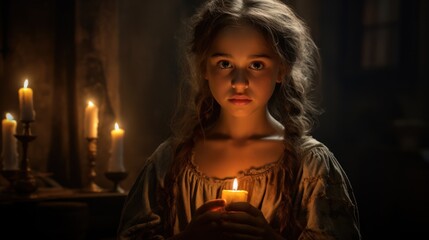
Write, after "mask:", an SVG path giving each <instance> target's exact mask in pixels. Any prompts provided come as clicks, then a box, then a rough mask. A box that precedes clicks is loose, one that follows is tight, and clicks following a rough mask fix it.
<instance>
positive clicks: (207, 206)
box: [176, 199, 225, 240]
mask: <svg viewBox="0 0 429 240" xmlns="http://www.w3.org/2000/svg"><path fill="white" fill-rule="evenodd" d="M224 207H225V200H223V199H215V200H211V201H207V202H206V203H204V204H203V205H201V207H199V208H198V209H197V211H196V212H195V215H194V216H193V217H192V220H191V222H190V223H189V224H188V226H187V227H186V229H185V230H184V231H183V232H182V233H181V234H180V236H177V238H176V239H190V240H193V239H198V240H200V239H204V240H209V239H220V238H219V234H220V233H219V223H220V220H221V214H222V212H221V210H222V209H223V208H224Z"/></svg>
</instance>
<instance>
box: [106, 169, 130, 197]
mask: <svg viewBox="0 0 429 240" xmlns="http://www.w3.org/2000/svg"><path fill="white" fill-rule="evenodd" d="M104 175H105V176H106V178H107V179H109V180H110V181H112V182H113V188H112V189H111V190H110V192H117V193H125V190H124V189H123V188H121V186H120V185H119V183H120V182H121V181H122V180H124V179H125V178H127V176H128V173H127V172H105V173H104Z"/></svg>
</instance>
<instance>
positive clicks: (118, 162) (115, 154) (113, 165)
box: [107, 123, 125, 172]
mask: <svg viewBox="0 0 429 240" xmlns="http://www.w3.org/2000/svg"><path fill="white" fill-rule="evenodd" d="M124 133H125V131H124V130H123V129H120V128H119V125H118V123H115V129H113V130H112V131H111V132H110V135H111V137H112V138H111V140H112V147H111V152H110V153H111V155H110V159H109V164H108V167H107V171H108V172H125V167H124V159H123V154H124Z"/></svg>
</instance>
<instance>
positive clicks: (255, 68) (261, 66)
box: [250, 62, 264, 70]
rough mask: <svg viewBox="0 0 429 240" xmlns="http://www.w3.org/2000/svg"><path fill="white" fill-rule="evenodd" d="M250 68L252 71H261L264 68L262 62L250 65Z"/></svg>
mask: <svg viewBox="0 0 429 240" xmlns="http://www.w3.org/2000/svg"><path fill="white" fill-rule="evenodd" d="M250 68H251V69H254V70H261V69H263V68H264V64H263V63H262V62H253V63H251V64H250Z"/></svg>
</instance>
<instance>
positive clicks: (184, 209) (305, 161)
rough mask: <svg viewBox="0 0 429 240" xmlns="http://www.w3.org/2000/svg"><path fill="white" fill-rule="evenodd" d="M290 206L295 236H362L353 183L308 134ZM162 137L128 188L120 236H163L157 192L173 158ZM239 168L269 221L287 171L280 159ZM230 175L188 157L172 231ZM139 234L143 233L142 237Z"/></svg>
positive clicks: (228, 185) (242, 183)
mask: <svg viewBox="0 0 429 240" xmlns="http://www.w3.org/2000/svg"><path fill="white" fill-rule="evenodd" d="M301 152H302V154H300V156H301V159H300V163H299V168H298V169H299V171H298V176H297V179H296V184H298V185H297V188H296V189H297V191H296V193H294V196H293V207H294V212H295V213H296V214H297V216H298V221H299V223H300V225H301V226H303V231H302V232H301V234H300V236H299V239H348V240H350V239H361V236H360V226H359V215H358V208H357V204H356V200H355V196H354V193H353V190H352V187H351V184H350V182H349V180H348V178H347V175H346V173H345V172H344V170H343V169H342V167H341V165H340V164H339V162H338V161H337V159H336V158H335V156H334V155H333V154H332V152H330V151H329V149H328V148H327V147H326V146H325V145H323V144H322V143H320V142H318V141H316V140H315V139H314V138H311V137H307V138H306V140H305V141H304V144H303V145H302V151H301ZM172 153H173V152H172V146H171V141H169V140H166V141H165V142H163V143H162V144H160V145H159V147H158V148H157V149H156V150H155V151H154V153H153V154H152V155H151V156H150V157H149V158H148V160H147V162H146V164H145V166H144V167H143V169H142V171H141V172H140V174H139V176H138V178H137V180H136V182H135V183H134V185H133V187H132V188H131V190H130V192H129V194H128V196H127V199H126V202H125V205H124V208H123V212H122V217H121V220H120V224H119V228H118V238H119V239H121V240H131V239H164V234H165V233H164V231H163V229H162V219H161V216H163V215H164V214H163V213H161V212H159V211H160V210H159V209H160V207H159V198H160V197H161V196H160V193H161V191H162V188H163V187H164V178H165V175H166V173H167V170H168V169H169V165H170V164H171V162H172V160H173V158H172V156H173V154H172ZM281 160H282V159H279V160H278V161H277V162H273V163H270V164H267V165H265V166H263V167H260V168H252V169H247V170H244V171H242V172H241V173H240V174H239V176H236V177H237V179H238V181H239V188H240V189H241V190H247V191H248V201H249V203H250V204H252V205H253V206H255V207H257V208H258V209H260V210H261V212H262V213H263V214H264V216H265V218H266V219H267V221H268V222H269V223H271V224H272V225H276V224H274V223H275V222H276V221H278V220H277V219H276V211H277V209H278V207H279V205H280V202H281V194H280V192H279V189H278V185H279V177H280V176H282V175H283V174H285V171H284V169H283V168H282V167H281V166H282V165H281V162H282V161H281ZM232 182H233V178H227V179H217V178H212V177H207V176H205V175H204V174H203V173H201V172H200V171H199V170H198V168H197V167H196V165H195V164H194V163H193V161H192V159H190V161H188V164H187V165H186V169H184V172H183V174H182V175H181V176H180V178H179V182H178V184H179V189H178V190H179V193H180V194H179V195H178V196H177V198H176V221H175V225H174V233H175V234H177V233H179V232H181V231H183V230H184V229H185V227H186V226H187V224H188V223H189V222H190V221H191V218H192V216H193V214H194V213H195V211H196V210H197V209H198V207H200V206H201V205H202V204H204V203H205V202H206V201H209V200H213V199H217V198H221V193H222V190H223V189H232ZM141 236H145V237H144V238H141Z"/></svg>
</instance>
